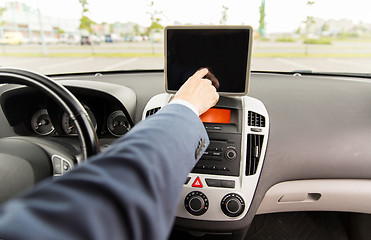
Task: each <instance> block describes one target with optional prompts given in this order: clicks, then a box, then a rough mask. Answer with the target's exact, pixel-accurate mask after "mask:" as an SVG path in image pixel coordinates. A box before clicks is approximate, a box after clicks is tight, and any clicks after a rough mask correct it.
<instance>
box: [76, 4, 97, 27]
mask: <svg viewBox="0 0 371 240" xmlns="http://www.w3.org/2000/svg"><path fill="white" fill-rule="evenodd" d="M79 3H80V4H81V7H82V11H81V15H82V16H81V18H80V26H79V29H81V30H86V31H88V32H89V33H92V32H93V29H92V28H91V25H92V24H95V22H94V21H93V20H91V19H90V18H89V17H87V16H86V13H87V12H89V8H88V5H89V4H88V0H79Z"/></svg>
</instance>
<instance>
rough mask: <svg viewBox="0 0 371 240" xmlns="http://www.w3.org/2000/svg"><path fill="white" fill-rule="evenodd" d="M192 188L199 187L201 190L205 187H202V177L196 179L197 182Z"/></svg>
mask: <svg viewBox="0 0 371 240" xmlns="http://www.w3.org/2000/svg"><path fill="white" fill-rule="evenodd" d="M192 187H199V188H202V187H204V186H203V185H202V182H201V180H200V177H197V178H196V180H195V181H194V182H193V184H192Z"/></svg>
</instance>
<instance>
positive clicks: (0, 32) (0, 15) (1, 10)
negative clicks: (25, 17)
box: [0, 7, 6, 38]
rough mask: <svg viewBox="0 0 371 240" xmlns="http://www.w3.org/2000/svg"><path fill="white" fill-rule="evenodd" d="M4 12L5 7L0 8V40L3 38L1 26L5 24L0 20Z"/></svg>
mask: <svg viewBox="0 0 371 240" xmlns="http://www.w3.org/2000/svg"><path fill="white" fill-rule="evenodd" d="M5 10H6V8H5V7H2V8H0V38H3V37H4V30H3V25H4V23H5V22H4V21H3V20H2V19H1V17H2V16H3V13H4V12H5Z"/></svg>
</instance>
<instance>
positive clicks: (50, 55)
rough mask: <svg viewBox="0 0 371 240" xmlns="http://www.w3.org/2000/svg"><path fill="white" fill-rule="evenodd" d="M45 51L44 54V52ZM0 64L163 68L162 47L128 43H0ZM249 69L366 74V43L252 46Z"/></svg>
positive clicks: (43, 69) (62, 69)
mask: <svg viewBox="0 0 371 240" xmlns="http://www.w3.org/2000/svg"><path fill="white" fill-rule="evenodd" d="M44 51H45V53H46V54H45V55H44V53H43V52H44ZM0 65H1V66H6V67H18V68H25V69H29V70H32V71H36V72H40V73H44V74H52V73H68V72H97V71H111V70H128V69H163V65H164V59H163V43H150V42H129V43H114V44H107V43H102V44H99V45H91V46H86V45H84V46H80V45H67V44H64V45H63V44H54V45H47V46H46V49H45V50H43V47H42V46H41V45H38V44H35V45H19V46H8V45H2V46H1V48H0ZM251 65H252V70H268V71H293V70H312V71H326V72H333V71H334V72H368V73H370V72H371V43H367V42H366V43H356V44H355V43H349V42H340V43H335V44H333V45H332V46H329V45H318V46H316V45H309V46H307V45H303V44H302V43H300V42H299V43H275V42H255V43H254V49H253V58H252V62H251Z"/></svg>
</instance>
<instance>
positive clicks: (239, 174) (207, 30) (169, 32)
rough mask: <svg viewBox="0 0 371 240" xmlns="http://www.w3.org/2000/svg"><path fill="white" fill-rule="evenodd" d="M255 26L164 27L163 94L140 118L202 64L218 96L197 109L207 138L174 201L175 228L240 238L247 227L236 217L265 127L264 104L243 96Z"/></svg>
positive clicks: (254, 177) (250, 184) (250, 191)
mask: <svg viewBox="0 0 371 240" xmlns="http://www.w3.org/2000/svg"><path fill="white" fill-rule="evenodd" d="M252 32H253V31H252V28H251V27H249V26H170V27H166V29H165V68H164V75H165V91H166V93H163V94H159V95H156V96H154V97H153V98H152V99H150V101H149V102H148V103H147V105H146V107H145V109H144V112H143V116H142V119H145V118H146V117H148V116H150V115H153V114H155V113H156V112H157V111H158V110H159V109H161V108H162V107H163V106H165V105H167V104H168V102H169V100H170V99H171V97H172V95H173V94H174V93H176V91H177V90H179V88H180V87H181V86H182V85H183V83H184V82H185V81H187V79H188V78H189V77H190V76H192V75H193V74H194V73H195V72H196V71H197V70H198V69H200V68H207V69H208V73H207V74H206V75H205V76H204V78H206V79H209V80H210V81H211V82H212V84H213V86H214V87H215V88H216V90H217V91H218V93H219V95H220V98H219V101H218V103H217V104H216V105H215V106H214V107H213V108H211V109H209V110H208V111H207V112H206V113H204V114H203V115H201V116H200V118H201V120H202V122H203V123H204V126H205V129H206V131H207V134H208V136H209V139H210V145H209V146H208V148H207V149H206V151H205V152H204V154H203V156H202V157H201V159H200V160H199V161H198V162H197V164H196V165H195V167H194V169H193V170H192V171H191V173H190V174H189V175H188V178H187V179H186V181H185V183H184V186H183V190H182V193H181V197H180V201H179V202H178V209H177V213H176V216H177V220H176V227H178V228H180V229H185V230H187V231H193V234H203V233H205V232H211V233H213V232H214V233H216V232H219V233H232V232H233V234H234V235H235V236H237V237H236V238H235V239H240V238H243V236H244V235H243V233H242V235H239V234H237V235H236V233H237V232H238V231H241V230H242V231H244V230H246V229H247V226H246V224H239V223H241V222H243V220H244V219H243V218H244V217H245V216H246V215H247V212H248V211H249V208H250V205H251V202H252V200H253V197H254V193H255V190H256V187H257V184H258V180H259V176H260V173H261V169H262V166H263V161H264V156H265V152H266V148H267V142H268V134H269V116H268V113H267V110H266V109H265V107H264V105H263V103H262V102H261V101H259V100H258V99H255V98H252V97H248V96H247V93H248V88H249V78H250V60H251V45H252ZM240 220H241V221H240ZM241 225H242V226H241ZM196 232H197V233H196Z"/></svg>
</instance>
